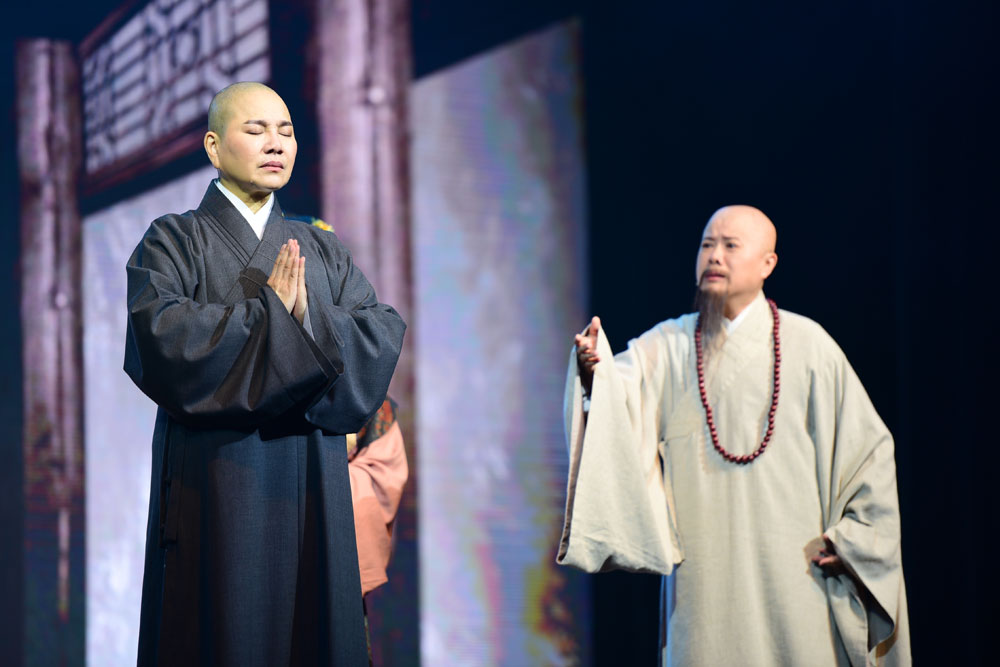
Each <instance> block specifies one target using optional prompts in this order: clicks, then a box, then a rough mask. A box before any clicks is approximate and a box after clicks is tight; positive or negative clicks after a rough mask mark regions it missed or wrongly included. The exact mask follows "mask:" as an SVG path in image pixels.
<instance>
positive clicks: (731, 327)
mask: <svg viewBox="0 0 1000 667" xmlns="http://www.w3.org/2000/svg"><path fill="white" fill-rule="evenodd" d="M759 295H760V293H759V292H758V296H759ZM756 300H757V297H754V299H753V301H751V302H750V303H748V304H747V305H746V306H744V307H743V310H742V311H740V314H739V315H737V316H736V317H734V318H733V319H731V320H730V319H727V318H725V317H723V318H722V324H723V326H725V327H726V334H731V333H733V332H734V331H736V327H738V326H739V325H740V324H741V323H742V322H743V320H745V319H746V318H747V313H749V312H750V308H751V306H753V304H754V301H756Z"/></svg>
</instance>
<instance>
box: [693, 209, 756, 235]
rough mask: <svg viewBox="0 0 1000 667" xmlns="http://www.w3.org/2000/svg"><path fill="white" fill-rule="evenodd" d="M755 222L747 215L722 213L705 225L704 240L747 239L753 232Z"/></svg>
mask: <svg viewBox="0 0 1000 667" xmlns="http://www.w3.org/2000/svg"><path fill="white" fill-rule="evenodd" d="M753 227H754V221H753V220H751V219H750V217H749V216H748V215H746V214H741V213H736V212H726V213H720V214H718V215H715V216H713V217H712V219H711V220H709V221H708V224H707V225H705V231H704V232H702V238H709V237H714V238H719V237H723V236H727V237H736V238H746V237H748V236H750V235H751V234H752V232H753Z"/></svg>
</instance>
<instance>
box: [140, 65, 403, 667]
mask: <svg viewBox="0 0 1000 667" xmlns="http://www.w3.org/2000/svg"><path fill="white" fill-rule="evenodd" d="M204 143H205V150H206V152H207V153H208V157H209V160H210V161H211V162H212V164H213V165H214V166H215V167H216V168H217V169H218V171H219V179H218V180H217V181H214V182H212V183H211V184H210V185H209V186H208V190H207V191H206V193H205V197H204V199H202V202H201V204H200V205H199V207H198V208H197V209H196V210H194V211H188V212H187V213H184V214H179V215H174V214H171V215H166V216H163V217H161V218H159V219H157V220H155V221H154V222H153V224H152V225H150V227H149V230H148V231H147V232H146V234H145V236H144V237H143V239H142V241H141V242H140V243H139V245H138V247H136V249H135V252H134V253H133V254H132V257H131V258H130V259H129V262H128V269H127V271H128V333H127V339H126V344H125V371H126V372H127V373H128V374H129V376H130V377H131V378H132V380H133V381H134V382H135V383H136V385H138V387H139V388H140V389H141V390H142V391H143V392H145V393H146V394H147V395H148V396H149V397H150V398H151V399H152V400H153V401H155V402H156V404H157V405H158V406H159V409H158V411H157V417H156V426H155V430H154V434H153V473H152V486H151V493H150V506H149V522H148V528H147V535H146V563H145V573H144V577H143V591H142V615H141V623H140V631H139V658H138V663H139V664H140V665H240V666H241V667H242V666H248V665H267V666H272V665H364V664H367V655H366V649H365V632H364V621H363V614H362V602H361V600H362V598H361V585H360V580H359V575H358V556H357V550H356V546H355V532H354V518H353V512H352V506H351V486H350V481H349V478H348V468H347V443H346V440H345V437H344V434H347V433H354V432H357V431H358V430H359V429H360V428H361V427H362V426H363V425H364V424H365V423H366V422H367V421H368V420H369V419H370V418H371V417H372V416H373V415H374V414H375V412H376V411H377V410H378V409H379V407H380V406H381V405H382V404H383V401H384V400H385V397H386V390H387V388H388V386H389V380H390V378H391V377H392V373H393V370H394V368H395V365H396V360H397V358H398V355H399V350H400V346H401V345H402V339H403V331H404V329H405V324H404V323H403V321H402V320H401V319H400V317H399V315H398V314H397V313H396V312H395V311H394V310H393V309H392V308H391V307H389V306H386V305H384V304H381V303H379V302H378V300H377V299H376V297H375V292H374V290H373V289H372V287H371V285H370V284H369V283H368V281H367V280H366V279H365V277H364V276H363V275H362V274H361V272H360V271H359V270H358V269H357V268H356V267H355V266H354V264H353V262H352V259H351V255H350V253H349V252H348V251H347V250H346V249H345V248H344V246H343V245H342V244H341V243H340V242H339V241H338V239H337V237H336V236H335V235H334V234H331V233H329V232H326V231H323V230H320V229H318V228H315V227H313V226H311V225H309V224H303V223H301V222H296V221H294V220H286V219H285V217H284V216H283V214H282V211H281V207H280V206H279V205H278V202H277V201H276V195H275V194H274V192H275V191H276V190H278V189H280V188H281V187H283V186H284V185H285V184H286V183H287V182H288V178H289V176H290V175H291V172H292V167H293V166H294V162H295V153H296V143H295V135H294V129H293V126H292V122H291V118H290V117H289V113H288V109H287V107H286V106H285V104H284V102H283V101H282V100H281V98H280V97H279V96H278V95H277V94H276V93H275V92H274V91H272V90H271V89H270V88H267V87H266V86H263V85H261V84H255V83H241V84H234V85H233V86H230V87H228V88H226V89H224V90H223V91H221V92H220V93H219V94H218V95H216V97H215V99H214V100H213V102H212V106H211V108H210V110H209V131H208V132H207V133H206V135H205V142H204Z"/></svg>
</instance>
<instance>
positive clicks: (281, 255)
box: [270, 243, 288, 280]
mask: <svg viewBox="0 0 1000 667" xmlns="http://www.w3.org/2000/svg"><path fill="white" fill-rule="evenodd" d="M287 255H288V244H287V243H286V244H284V245H283V246H281V250H279V251H278V256H277V257H276V258H275V260H274V267H273V268H272V269H271V276H270V277H271V278H274V279H275V280H277V279H280V277H281V271H282V270H283V269H284V267H285V257H286V256H287Z"/></svg>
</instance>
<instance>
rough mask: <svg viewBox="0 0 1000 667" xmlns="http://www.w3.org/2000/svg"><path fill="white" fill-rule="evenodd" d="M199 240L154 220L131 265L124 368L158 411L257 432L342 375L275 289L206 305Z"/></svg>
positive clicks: (185, 419) (166, 222) (195, 421)
mask: <svg viewBox="0 0 1000 667" xmlns="http://www.w3.org/2000/svg"><path fill="white" fill-rule="evenodd" d="M200 261H205V258H203V257H201V256H200V250H199V247H198V244H196V243H195V242H194V241H193V240H192V238H191V236H189V235H188V234H186V233H184V231H182V229H181V228H180V226H179V225H178V224H176V223H175V222H173V221H171V220H170V219H169V218H161V219H158V220H157V221H155V222H154V223H153V224H152V225H151V226H150V228H149V230H148V231H147V232H146V235H145V236H144V237H143V239H142V241H141V242H140V243H139V245H138V246H137V247H136V249H135V251H134V252H133V253H132V256H131V258H130V259H129V262H128V265H127V268H126V272H127V276H128V322H127V334H126V343H125V372H126V373H128V375H129V376H130V377H131V378H132V380H133V381H134V382H135V384H136V385H137V386H138V387H139V388H140V389H141V390H142V391H143V392H144V393H145V394H146V395H147V396H149V397H150V398H151V399H152V400H153V401H154V402H155V403H156V404H157V405H159V406H160V407H161V408H163V409H164V410H166V412H167V413H168V414H169V415H170V416H171V417H173V418H174V419H176V420H178V421H179V422H181V423H185V424H188V425H190V426H197V427H214V428H236V429H247V428H250V429H253V428H257V427H259V426H261V425H262V424H265V423H268V422H270V421H273V420H274V419H276V418H278V417H279V416H281V415H283V414H285V413H287V412H288V411H289V410H292V409H293V408H296V407H298V409H300V410H301V409H303V408H304V407H305V406H307V405H309V404H311V403H313V402H315V401H316V400H317V399H318V398H319V396H320V395H321V393H322V392H323V391H324V390H325V389H326V387H328V386H329V385H330V384H331V383H332V382H334V381H335V380H336V379H337V377H338V376H339V374H340V373H341V372H342V367H341V365H340V364H339V360H336V359H334V360H330V359H328V358H327V356H326V355H324V354H323V353H322V352H321V351H320V350H319V349H318V348H317V347H316V346H315V345H313V344H310V342H309V340H308V337H306V336H303V332H302V329H301V326H300V325H299V323H298V322H297V321H296V320H295V318H294V317H292V315H290V314H289V313H288V312H287V311H286V310H285V307H284V305H283V304H282V303H281V300H280V299H279V298H278V296H277V294H275V293H274V291H273V290H271V289H270V288H269V287H262V288H260V290H259V292H258V293H257V294H256V295H255V296H253V297H251V298H247V299H242V300H238V301H236V302H234V303H230V304H222V303H200V302H199V301H197V300H195V298H193V297H194V295H195V294H196V291H197V290H198V289H199V287H200V286H199V274H198V270H197V266H198V263H199V262H200Z"/></svg>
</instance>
